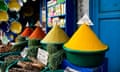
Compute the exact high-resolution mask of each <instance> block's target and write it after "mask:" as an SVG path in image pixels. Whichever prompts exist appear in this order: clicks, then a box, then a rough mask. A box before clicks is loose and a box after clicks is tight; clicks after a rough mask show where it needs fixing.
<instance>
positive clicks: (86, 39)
mask: <svg viewBox="0 0 120 72" xmlns="http://www.w3.org/2000/svg"><path fill="white" fill-rule="evenodd" d="M64 47H66V48H68V49H71V50H78V51H85V52H91V51H103V50H107V48H108V47H107V46H106V45H104V44H103V43H102V42H101V41H100V40H99V39H98V37H97V36H96V35H95V33H94V32H93V31H92V29H91V28H90V27H89V26H88V25H86V24H83V25H81V26H80V28H79V29H78V30H77V31H76V32H75V33H74V35H73V36H72V37H71V39H70V40H69V41H68V42H67V43H66V44H64Z"/></svg>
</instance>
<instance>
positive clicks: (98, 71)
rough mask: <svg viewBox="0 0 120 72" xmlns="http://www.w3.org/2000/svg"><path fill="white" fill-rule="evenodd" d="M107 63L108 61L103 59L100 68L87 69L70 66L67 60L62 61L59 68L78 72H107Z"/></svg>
mask: <svg viewBox="0 0 120 72" xmlns="http://www.w3.org/2000/svg"><path fill="white" fill-rule="evenodd" d="M107 61H108V59H105V60H104V62H103V63H102V65H101V66H98V67H92V68H91V67H90V68H89V67H79V66H75V65H73V64H71V63H70V62H69V61H68V60H63V62H62V64H61V68H62V69H66V68H67V67H69V68H72V69H74V70H76V71H79V72H107Z"/></svg>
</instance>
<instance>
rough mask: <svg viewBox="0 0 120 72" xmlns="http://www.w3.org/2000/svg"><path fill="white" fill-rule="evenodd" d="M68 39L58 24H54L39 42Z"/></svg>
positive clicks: (55, 41)
mask: <svg viewBox="0 0 120 72" xmlns="http://www.w3.org/2000/svg"><path fill="white" fill-rule="evenodd" d="M68 39H69V37H68V36H67V34H66V33H65V32H64V31H63V30H62V29H61V28H60V27H59V26H58V25H55V26H54V27H53V28H52V29H51V30H50V32H49V33H48V34H47V35H46V36H45V38H44V39H43V40H42V41H41V42H42V43H55V44H56V43H65V42H66V41H67V40H68Z"/></svg>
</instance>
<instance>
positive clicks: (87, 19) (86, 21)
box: [77, 14, 94, 25]
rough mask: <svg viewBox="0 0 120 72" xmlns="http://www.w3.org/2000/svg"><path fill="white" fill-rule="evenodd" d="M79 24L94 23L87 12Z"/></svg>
mask: <svg viewBox="0 0 120 72" xmlns="http://www.w3.org/2000/svg"><path fill="white" fill-rule="evenodd" d="M77 24H87V25H94V24H93V23H92V21H91V20H90V18H89V16H88V15H87V14H85V15H84V16H83V17H82V18H81V19H79V21H78V22H77Z"/></svg>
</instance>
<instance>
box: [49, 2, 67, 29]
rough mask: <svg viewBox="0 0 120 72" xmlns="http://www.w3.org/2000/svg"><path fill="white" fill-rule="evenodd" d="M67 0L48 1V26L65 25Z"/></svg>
mask: <svg viewBox="0 0 120 72" xmlns="http://www.w3.org/2000/svg"><path fill="white" fill-rule="evenodd" d="M65 8H66V7H65V1H64V0H63V2H60V1H58V2H57V1H56V0H51V1H48V27H52V26H53V25H54V24H59V25H60V27H65V23H66V22H65V21H66V19H65V15H66V9H65Z"/></svg>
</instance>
